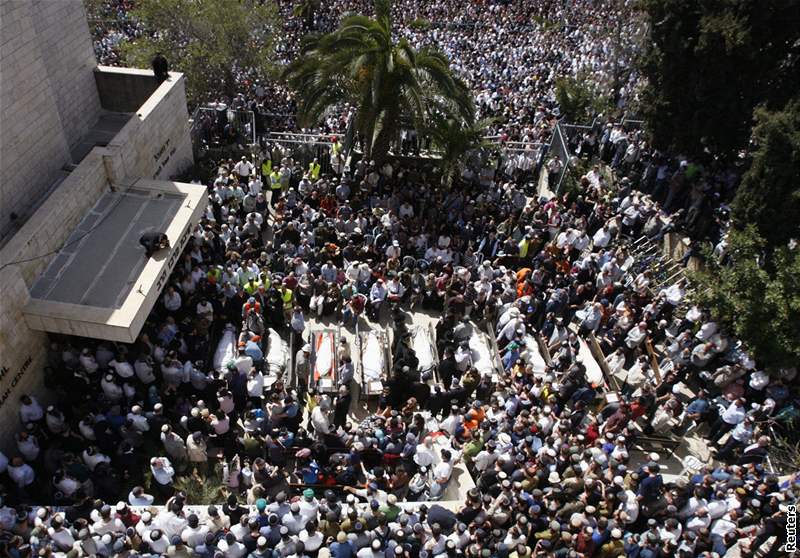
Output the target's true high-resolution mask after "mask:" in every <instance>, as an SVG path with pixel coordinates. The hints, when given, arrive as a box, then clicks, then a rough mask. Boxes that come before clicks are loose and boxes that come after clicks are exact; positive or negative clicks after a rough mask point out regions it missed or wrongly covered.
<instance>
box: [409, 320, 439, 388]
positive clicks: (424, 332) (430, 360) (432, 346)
mask: <svg viewBox="0 0 800 558" xmlns="http://www.w3.org/2000/svg"><path fill="white" fill-rule="evenodd" d="M411 348H412V349H413V350H414V355H415V356H416V357H417V360H418V361H419V363H418V365H417V367H418V369H419V373H420V375H423V374H426V373H428V372H433V373H434V374H436V371H437V368H438V366H437V365H438V361H439V358H438V357H439V355H438V354H437V352H436V343H435V342H434V339H433V331H432V327H431V326H428V327H425V326H416V327H414V328H413V329H412V330H411ZM437 381H438V378H437Z"/></svg>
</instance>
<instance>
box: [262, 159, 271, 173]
mask: <svg viewBox="0 0 800 558" xmlns="http://www.w3.org/2000/svg"><path fill="white" fill-rule="evenodd" d="M270 174H272V159H265V160H264V162H263V163H261V175H262V176H269V175H270Z"/></svg>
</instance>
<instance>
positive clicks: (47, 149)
mask: <svg viewBox="0 0 800 558" xmlns="http://www.w3.org/2000/svg"><path fill="white" fill-rule="evenodd" d="M0 66H1V67H2V79H0V151H2V154H3V159H2V167H1V168H0V239H2V237H4V236H6V235H7V234H8V233H9V232H10V231H12V229H13V228H14V226H15V224H14V223H12V220H11V214H12V213H16V214H17V215H18V220H17V223H16V226H18V225H19V224H20V223H21V222H24V220H25V219H26V218H27V217H28V216H30V215H31V214H32V213H33V211H34V210H35V208H36V207H37V206H38V205H39V203H41V201H42V199H43V197H44V196H45V195H46V193H47V192H48V191H49V190H50V188H51V187H52V185H53V184H54V183H55V181H56V180H57V178H58V177H59V175H60V169H62V168H63V167H64V165H66V164H69V163H71V162H72V161H71V158H70V148H71V147H72V146H73V145H75V144H76V143H77V142H78V141H79V140H80V138H81V137H82V136H83V135H85V133H86V131H87V130H88V128H89V127H90V126H92V125H93V124H94V123H95V121H96V120H97V118H98V116H99V113H100V99H99V97H98V95H97V90H96V88H95V82H94V75H93V69H94V66H95V60H94V52H93V50H92V44H91V38H90V36H89V28H88V25H87V23H86V16H85V13H84V9H83V4H82V2H81V0H3V1H2V2H0Z"/></svg>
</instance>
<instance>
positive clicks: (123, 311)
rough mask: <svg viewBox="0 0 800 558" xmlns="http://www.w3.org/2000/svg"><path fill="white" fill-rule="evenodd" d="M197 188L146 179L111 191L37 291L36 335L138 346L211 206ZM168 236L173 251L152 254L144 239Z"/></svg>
mask: <svg viewBox="0 0 800 558" xmlns="http://www.w3.org/2000/svg"><path fill="white" fill-rule="evenodd" d="M206 203H207V199H206V189H205V188H204V187H203V186H198V185H195V184H184V183H180V182H169V181H161V180H145V179H139V180H137V181H135V182H134V183H133V184H131V185H129V186H128V188H127V189H124V190H118V191H107V192H105V193H104V194H103V195H102V196H101V197H100V199H99V200H98V201H97V202H96V203H95V204H94V206H92V207H91V208H90V209H89V210H88V211H86V212H85V214H84V215H83V218H82V219H81V220H80V222H79V223H78V225H77V226H76V227H75V228H74V229H73V230H72V231H71V233H70V235H69V237H68V238H67V241H66V242H65V243H64V245H63V246H62V247H61V249H60V250H59V251H58V254H57V255H56V256H55V257H54V258H53V260H52V261H51V262H50V264H49V265H48V267H47V268H46V269H45V270H44V271H43V272H42V273H41V274H40V275H39V276H38V278H37V279H36V281H35V282H34V284H33V287H32V288H31V290H30V294H31V299H30V301H29V302H28V304H27V306H26V308H25V321H26V323H27V324H28V326H29V327H30V328H31V329H35V330H39V331H47V332H51V333H62V334H67V335H81V336H84V337H94V338H97V339H108V340H112V341H122V342H128V343H130V342H133V341H134V340H135V339H136V336H137V335H138V334H139V331H140V330H141V328H142V325H143V324H144V321H145V319H146V318H147V315H148V314H149V313H150V310H151V309H152V308H153V305H154V304H155V302H156V300H157V299H158V296H159V294H160V292H161V290H162V289H163V287H164V285H165V284H166V282H167V279H168V278H169V275H170V273H171V272H172V269H173V267H174V266H175V264H176V262H177V261H178V259H179V258H180V256H181V253H182V252H183V249H184V248H185V247H186V244H187V243H188V241H189V239H190V238H191V232H192V230H193V228H194V226H195V225H196V224H197V222H198V221H199V219H200V217H201V216H202V214H203V212H204V210H205V207H206ZM153 230H156V231H159V232H164V233H165V234H166V235H167V237H168V238H169V241H170V248H169V249H165V250H161V251H160V252H157V253H155V254H154V255H153V256H152V257H149V258H148V257H147V256H146V255H145V251H144V248H143V247H142V246H141V245H140V244H139V238H140V237H141V235H142V234H143V233H145V232H147V231H153Z"/></svg>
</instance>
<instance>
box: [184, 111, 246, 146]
mask: <svg viewBox="0 0 800 558" xmlns="http://www.w3.org/2000/svg"><path fill="white" fill-rule="evenodd" d="M190 135H191V137H192V142H193V145H195V147H196V148H197V147H198V146H203V145H205V146H212V145H230V144H234V143H236V144H240V145H248V146H252V145H256V144H257V143H258V141H257V139H256V137H257V136H256V118H255V113H253V111H252V110H236V109H232V108H229V107H228V106H226V105H224V104H221V103H220V104H218V105H216V106H206V107H198V108H197V109H195V111H194V114H193V115H192V127H191V130H190Z"/></svg>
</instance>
